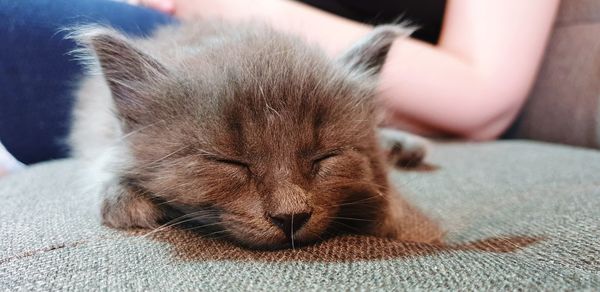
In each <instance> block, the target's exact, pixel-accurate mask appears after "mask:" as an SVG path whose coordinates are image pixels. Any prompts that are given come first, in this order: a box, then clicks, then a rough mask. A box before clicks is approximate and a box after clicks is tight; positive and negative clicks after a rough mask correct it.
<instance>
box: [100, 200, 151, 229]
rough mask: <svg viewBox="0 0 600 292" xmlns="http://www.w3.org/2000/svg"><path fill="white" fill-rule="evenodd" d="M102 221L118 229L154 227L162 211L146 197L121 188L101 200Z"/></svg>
mask: <svg viewBox="0 0 600 292" xmlns="http://www.w3.org/2000/svg"><path fill="white" fill-rule="evenodd" d="M101 214H102V223H103V224H104V225H106V226H109V227H112V228H118V229H130V228H156V227H158V226H159V223H158V222H159V221H160V220H161V218H162V212H161V211H160V210H159V208H158V207H156V205H155V204H154V203H152V202H151V201H150V200H148V199H147V198H145V197H143V196H140V195H137V194H135V193H131V192H129V191H127V190H121V191H120V193H119V194H118V195H117V196H111V197H107V198H105V199H104V201H103V202H102V209H101Z"/></svg>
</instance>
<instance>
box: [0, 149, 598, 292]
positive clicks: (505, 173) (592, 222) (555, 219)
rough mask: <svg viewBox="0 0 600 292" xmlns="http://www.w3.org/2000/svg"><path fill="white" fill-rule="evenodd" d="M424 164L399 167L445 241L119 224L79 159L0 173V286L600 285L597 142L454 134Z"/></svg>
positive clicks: (409, 193)
mask: <svg viewBox="0 0 600 292" xmlns="http://www.w3.org/2000/svg"><path fill="white" fill-rule="evenodd" d="M429 162H430V163H431V164H432V165H433V166H435V167H430V168H429V171H425V170H427V169H428V168H424V169H423V170H422V171H411V172H406V171H403V172H399V171H396V172H394V173H393V174H392V178H393V180H394V181H395V183H396V184H397V186H398V187H399V188H401V189H402V190H403V193H404V195H405V196H406V197H407V198H409V199H410V200H411V201H412V202H414V203H415V204H417V205H418V206H420V207H421V208H422V209H423V210H424V211H425V212H426V213H427V214H429V215H430V216H432V217H434V218H436V219H437V220H438V221H439V222H440V223H441V225H442V226H443V227H444V229H446V230H447V235H446V241H447V243H448V245H446V246H433V245H424V244H416V243H409V242H404V243H403V242H393V241H389V240H384V239H378V238H372V237H359V236H347V237H340V238H336V239H331V240H328V241H326V242H324V243H321V244H317V245H314V246H310V247H305V248H300V249H296V250H286V251H276V252H259V251H249V250H245V249H242V248H239V247H236V246H233V245H230V244H228V243H226V242H223V241H220V240H219V239H202V238H199V237H197V236H195V235H193V234H191V233H189V232H185V231H178V230H173V229H166V230H163V231H159V232H155V233H154V234H151V235H148V236H144V234H147V232H148V231H137V232H121V231H116V230H111V229H109V228H106V227H103V226H101V225H100V224H99V221H98V217H97V216H98V215H97V214H98V212H97V211H98V206H97V205H98V199H97V198H95V197H93V196H91V195H89V194H86V191H85V186H82V185H81V179H80V177H79V170H80V165H79V164H78V162H76V161H73V160H63V161H55V162H49V163H44V164H40V165H37V166H33V167H31V168H29V169H27V170H25V171H23V172H21V173H19V174H16V175H13V176H9V177H7V178H4V179H2V180H0V200H1V202H2V211H1V212H0V237H1V238H2V240H1V241H0V290H17V289H23V290H63V289H67V288H68V289H74V290H84V289H85V290H87V289H105V290H123V289H132V290H174V289H178V290H190V289H207V290H224V289H236V290H282V289H286V290H287V289H290V290H292V289H299V290H300V289H307V288H308V289H315V290H316V289H325V288H326V289H331V290H348V289H357V288H365V289H379V288H384V289H392V288H394V289H402V288H403V289H427V290H430V289H434V288H437V289H450V290H455V289H459V288H462V289H467V290H471V289H478V290H481V289H490V288H496V289H517V288H521V289H532V288H535V289H544V290H555V289H583V288H596V289H597V288H600V259H599V257H598V255H599V254H600V237H599V236H598V235H599V234H600V223H599V220H598V218H600V152H597V151H594V150H584V149H578V148H572V147H565V146H555V145H548V144H540V143H532V142H518V141H512V142H494V143H489V144H446V145H437V146H436V148H435V149H434V151H433V153H432V155H431V157H430V159H429ZM436 167H437V168H438V169H437V170H431V169H435V168H436Z"/></svg>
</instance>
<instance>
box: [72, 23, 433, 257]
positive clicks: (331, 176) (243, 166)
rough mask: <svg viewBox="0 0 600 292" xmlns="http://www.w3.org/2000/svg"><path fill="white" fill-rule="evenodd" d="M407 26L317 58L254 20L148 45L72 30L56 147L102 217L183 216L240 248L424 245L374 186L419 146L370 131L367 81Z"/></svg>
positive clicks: (146, 220) (413, 216) (176, 34)
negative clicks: (71, 85) (74, 61)
mask: <svg viewBox="0 0 600 292" xmlns="http://www.w3.org/2000/svg"><path fill="white" fill-rule="evenodd" d="M409 32H410V31H409V30H407V29H406V28H404V27H401V26H396V25H386V26H379V27H377V28H375V29H374V30H373V31H372V32H371V33H370V34H368V35H367V36H365V37H364V38H363V39H362V40H360V41H359V42H357V43H356V44H355V45H354V46H353V47H351V48H350V49H349V50H348V51H347V52H345V53H344V54H343V55H341V56H340V57H339V58H337V59H332V58H329V57H327V56H326V55H325V54H324V52H323V51H322V50H321V49H320V48H318V47H316V46H313V45H309V44H307V43H306V42H304V41H303V40H302V39H300V38H298V37H295V36H292V35H288V34H284V33H281V32H278V31H276V30H274V29H272V28H270V27H268V26H266V25H262V24H256V23H241V24H232V23H224V22H216V21H199V22H189V23H183V24H180V25H175V26H166V27H163V28H161V29H159V30H158V31H157V32H156V33H155V34H154V35H153V36H151V37H149V38H130V37H127V36H125V35H123V34H121V33H120V32H118V31H116V30H113V29H111V28H106V27H93V26H91V27H83V28H79V29H77V30H75V33H74V34H73V38H74V39H75V40H76V41H77V42H78V43H79V44H80V45H81V49H80V50H79V52H78V54H79V56H80V57H81V58H82V60H83V61H84V62H86V63H87V64H88V65H89V67H90V68H91V69H92V70H91V71H92V73H94V72H95V73H97V74H90V75H89V76H87V77H86V78H85V79H83V81H82V82H81V86H80V88H79V90H78V92H77V96H78V100H77V105H76V109H75V112H74V122H73V125H72V132H71V136H70V142H71V145H72V150H73V155H74V156H76V157H79V158H80V159H82V161H84V163H85V164H86V165H87V166H89V169H88V170H89V172H87V173H86V177H87V178H88V179H89V184H90V185H91V186H93V189H94V191H95V192H98V193H99V194H100V195H102V196H103V204H102V207H101V214H102V222H103V223H104V224H105V225H108V226H110V227H114V228H134V227H144V228H156V227H157V226H159V225H160V224H163V223H167V222H168V223H184V222H186V223H191V224H193V225H196V226H199V227H205V228H210V229H211V230H213V229H217V230H220V232H222V233H224V234H226V235H227V237H228V238H229V239H231V240H233V241H235V242H238V243H240V244H243V245H245V246H249V247H253V248H280V247H287V246H290V245H292V246H293V245H294V244H306V243H310V242H314V241H316V240H318V239H320V238H322V237H324V236H326V235H328V234H334V233H336V232H338V231H340V230H342V231H349V232H357V233H364V234H372V235H376V236H384V237H390V238H395V239H403V240H417V238H418V240H420V241H436V240H438V239H439V236H437V235H436V236H432V237H431V238H425V239H423V237H422V236H420V235H422V233H423V232H430V231H431V230H433V229H435V227H434V225H433V224H431V223H430V222H429V221H428V219H427V218H425V217H424V216H422V215H420V213H419V212H418V211H417V210H416V209H414V208H412V207H411V206H410V205H408V204H407V203H406V202H405V201H404V200H403V199H402V198H401V197H400V196H398V195H397V194H396V192H395V191H394V189H393V188H392V187H391V186H390V184H389V182H388V179H387V171H388V165H389V164H390V163H389V162H390V161H391V163H404V164H406V162H411V161H415V162H419V161H420V160H421V159H422V158H423V156H424V155H425V151H424V145H423V141H422V140H420V139H419V138H416V137H414V136H410V135H407V134H403V133H400V132H397V131H392V130H383V131H381V133H380V134H379V135H378V134H377V124H378V118H377V117H378V113H377V106H376V103H375V101H374V92H375V85H376V81H377V80H376V76H377V74H378V72H379V70H380V68H381V66H382V63H383V61H384V59H385V56H386V54H387V51H388V50H389V48H390V46H391V43H392V42H393V40H394V39H396V38H398V37H402V36H405V35H407V34H408V33H409ZM380 143H381V145H380ZM381 146H383V147H384V148H382V147H381ZM417 223H418V224H417ZM417 226H418V228H417ZM434 233H435V232H434Z"/></svg>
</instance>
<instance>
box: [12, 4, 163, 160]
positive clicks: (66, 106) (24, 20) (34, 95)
mask: <svg viewBox="0 0 600 292" xmlns="http://www.w3.org/2000/svg"><path fill="white" fill-rule="evenodd" d="M172 21H173V19H171V18H170V17H168V16H166V15H163V14H160V13H158V12H155V11H152V10H149V9H146V8H142V7H135V6H130V5H127V4H124V3H120V2H114V1H109V0H0V141H1V142H2V144H4V146H5V147H6V149H8V151H9V152H10V153H11V154H12V155H13V156H15V157H16V158H17V159H18V160H20V161H22V162H24V163H26V164H31V163H35V162H39V161H44V160H49V159H55V158H62V157H65V156H66V155H67V154H68V147H67V145H66V143H65V138H66V136H67V133H68V130H69V123H70V115H71V110H72V106H73V95H72V92H73V90H74V86H75V84H76V81H77V80H78V78H80V77H81V74H82V73H83V67H82V66H81V65H80V64H78V63H77V62H76V61H75V60H73V58H72V56H70V55H69V54H68V52H69V51H71V50H72V49H74V47H75V44H74V43H73V41H71V40H67V39H65V38H64V37H65V34H66V32H64V31H61V29H64V28H69V27H72V26H73V25H78V24H88V23H101V24H106V25H110V26H113V27H115V28H117V29H119V30H121V31H124V32H125V33H128V34H131V35H146V34H149V33H151V31H152V30H153V29H154V28H155V27H156V26H157V25H161V24H166V23H170V22H172Z"/></svg>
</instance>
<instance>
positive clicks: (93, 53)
mask: <svg viewBox="0 0 600 292" xmlns="http://www.w3.org/2000/svg"><path fill="white" fill-rule="evenodd" d="M71 38H72V39H75V41H76V42H77V43H78V44H79V45H80V49H79V51H78V52H77V54H78V56H79V58H80V59H83V61H84V62H86V63H87V65H88V66H89V67H90V68H91V69H92V70H94V69H100V71H101V72H102V74H103V76H104V78H105V79H106V82H107V83H108V86H109V87H110V90H111V92H112V96H113V99H114V102H115V106H116V107H117V110H118V112H119V114H120V116H121V118H123V119H124V120H125V122H126V123H136V122H137V119H139V118H140V114H141V113H144V112H146V110H147V107H148V105H149V104H151V103H152V92H151V90H152V88H153V87H154V86H153V85H155V84H159V83H160V82H161V80H165V76H166V75H167V70H166V68H165V67H164V66H163V65H161V64H160V63H159V62H158V61H157V60H156V59H154V58H152V57H151V56H149V55H147V54H146V53H144V52H142V51H141V50H139V49H137V48H136V47H135V46H134V45H133V44H132V43H131V42H130V41H129V40H127V38H126V37H125V36H124V35H122V34H121V33H119V32H117V31H115V30H113V29H109V28H104V27H83V28H78V29H76V30H75V31H74V33H72V35H71Z"/></svg>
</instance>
